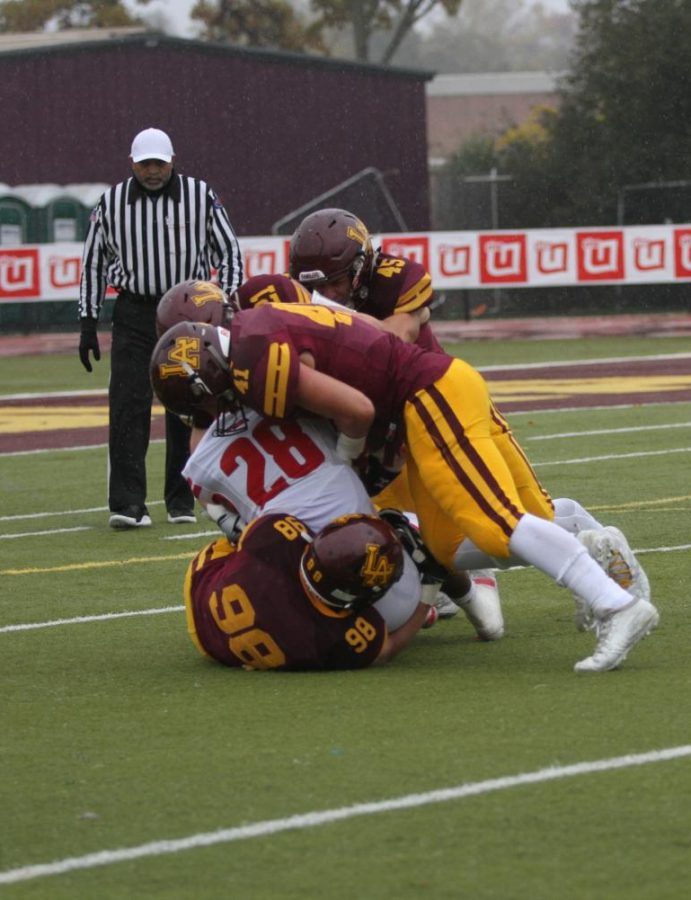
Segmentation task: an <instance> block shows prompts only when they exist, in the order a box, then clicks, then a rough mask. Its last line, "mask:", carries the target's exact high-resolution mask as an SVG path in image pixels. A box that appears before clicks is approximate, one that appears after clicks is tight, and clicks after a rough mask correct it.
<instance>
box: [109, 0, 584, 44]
mask: <svg viewBox="0 0 691 900" xmlns="http://www.w3.org/2000/svg"><path fill="white" fill-rule="evenodd" d="M125 2H126V4H127V5H128V6H129V7H130V8H131V9H133V10H135V11H136V12H138V13H140V14H143V15H145V16H146V17H147V18H149V17H150V15H151V14H158V15H160V16H163V17H165V18H166V19H167V20H168V22H169V24H170V26H171V31H172V32H173V33H174V34H176V35H178V36H179V37H194V35H195V33H196V31H197V29H198V25H197V24H196V23H192V21H191V20H190V17H189V13H190V10H191V9H192V7H193V6H194V4H195V2H196V0H152V2H151V3H148V4H146V5H145V6H139V5H138V4H136V3H135V2H134V0H125ZM526 2H528V0H526ZM532 2H538V0H532ZM539 2H541V3H543V4H544V6H546V7H549V8H550V9H553V10H555V12H568V0H539Z"/></svg>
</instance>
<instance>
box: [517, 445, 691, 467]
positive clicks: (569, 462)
mask: <svg viewBox="0 0 691 900" xmlns="http://www.w3.org/2000/svg"><path fill="white" fill-rule="evenodd" d="M672 453H691V447H676V448H674V449H671V450H641V451H640V452H638V453H608V454H606V455H605V456H582V457H580V458H578V459H557V460H552V461H551V462H534V463H532V466H533V468H534V469H537V468H538V467H539V466H575V465H578V464H579V463H587V462H601V461H603V460H606V459H636V458H638V457H643V456H669V455H670V454H672Z"/></svg>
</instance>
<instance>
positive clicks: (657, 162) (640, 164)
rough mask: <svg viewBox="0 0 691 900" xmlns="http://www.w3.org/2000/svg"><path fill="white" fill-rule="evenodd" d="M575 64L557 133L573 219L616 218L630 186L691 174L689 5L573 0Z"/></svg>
mask: <svg viewBox="0 0 691 900" xmlns="http://www.w3.org/2000/svg"><path fill="white" fill-rule="evenodd" d="M574 6H575V8H576V10H577V12H578V13H579V32H578V36H577V41H576V52H575V58H574V65H573V68H572V71H571V73H570V75H569V78H568V80H567V83H566V85H565V89H564V92H563V100H562V105H561V110H560V114H559V116H558V117H557V119H556V121H555V127H554V132H553V156H554V158H555V159H558V160H559V163H560V166H561V167H562V169H563V172H564V177H565V178H567V179H568V181H569V200H570V206H571V208H572V209H573V211H574V213H575V215H576V216H584V215H586V213H587V212H589V213H590V216H591V218H593V217H594V219H593V220H594V221H597V222H598V223H599V222H605V223H606V222H612V221H616V202H617V195H618V191H619V189H620V188H621V187H622V186H623V185H624V184H637V183H643V182H645V183H648V182H655V181H659V182H663V181H675V180H685V179H687V178H689V177H690V175H691V173H690V172H689V169H690V166H689V162H688V160H689V156H690V154H691V93H690V92H689V84H690V83H691V58H690V57H689V54H688V53H685V52H684V50H683V48H682V46H681V45H680V35H684V34H689V33H691V32H690V30H691V4H690V3H689V2H688V0H664V2H661V0H575V2H574Z"/></svg>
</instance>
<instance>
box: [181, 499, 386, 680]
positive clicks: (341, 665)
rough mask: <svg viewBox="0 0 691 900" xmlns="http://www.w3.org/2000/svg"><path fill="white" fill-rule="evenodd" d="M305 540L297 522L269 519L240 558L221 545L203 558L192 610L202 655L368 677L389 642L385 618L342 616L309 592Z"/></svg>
mask: <svg viewBox="0 0 691 900" xmlns="http://www.w3.org/2000/svg"><path fill="white" fill-rule="evenodd" d="M305 532H306V533H307V534H308V535H309V533H310V532H309V530H308V529H307V528H306V526H305V525H303V524H302V523H301V522H299V521H298V520H297V519H295V518H293V517H291V516H287V515H281V514H272V515H268V516H261V517H260V518H258V519H255V520H254V522H253V523H252V524H250V525H249V526H248V527H247V528H246V529H245V531H244V532H243V534H242V537H241V538H240V542H239V544H238V548H237V550H235V551H234V552H233V551H231V550H230V545H229V544H228V543H227V541H225V540H224V539H221V540H220V541H215V542H214V543H213V544H210V545H209V546H208V547H206V548H205V549H204V550H202V551H201V553H199V554H197V556H196V557H195V558H194V559H193V560H192V562H191V563H190V566H189V569H188V572H187V577H186V579H185V604H186V608H187V616H188V628H189V630H190V633H191V634H192V639H193V641H194V643H195V645H196V646H197V647H198V649H200V650H201V651H202V652H203V653H205V654H207V655H208V656H211V657H213V658H214V659H216V660H218V661H219V662H221V663H224V664H225V665H227V666H244V667H246V668H250V669H360V668H364V667H365V666H369V665H371V664H372V662H374V660H375V659H376V658H377V656H378V655H379V652H380V651H381V648H382V646H383V644H384V639H385V637H386V624H385V622H384V620H383V618H382V617H381V616H380V615H379V613H378V612H377V610H376V609H374V607H371V606H370V607H367V608H366V609H363V610H361V611H359V612H356V613H354V612H346V611H343V612H341V611H338V610H335V609H331V608H330V607H328V606H326V604H323V603H320V602H319V601H318V600H312V599H310V598H309V597H308V596H307V594H306V593H305V591H304V590H303V588H302V585H301V583H300V576H299V569H300V559H301V557H302V553H303V551H304V549H305V547H306V546H307V540H306V539H305V536H304V533H305Z"/></svg>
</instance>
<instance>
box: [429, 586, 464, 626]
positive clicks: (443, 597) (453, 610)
mask: <svg viewBox="0 0 691 900" xmlns="http://www.w3.org/2000/svg"><path fill="white" fill-rule="evenodd" d="M434 607H435V609H436V610H437V618H438V619H452V618H453V617H454V616H455V615H457V614H458V610H459V609H460V607H459V606H457V605H456V604H455V603H454V602H453V600H452V599H451V597H449V595H448V594H445V593H444V591H439V593H438V594H437V599H436V600H435V601H434Z"/></svg>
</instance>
